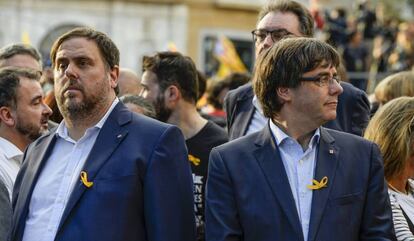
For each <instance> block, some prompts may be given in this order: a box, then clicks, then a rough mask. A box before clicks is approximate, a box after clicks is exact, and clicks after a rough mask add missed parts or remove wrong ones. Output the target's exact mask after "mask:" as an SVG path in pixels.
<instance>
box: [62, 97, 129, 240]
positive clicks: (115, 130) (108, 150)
mask: <svg viewBox="0 0 414 241" xmlns="http://www.w3.org/2000/svg"><path fill="white" fill-rule="evenodd" d="M131 117H132V113H131V112H129V111H128V110H127V109H126V107H125V106H124V105H122V104H121V103H119V104H117V106H116V107H115V108H114V110H113V111H112V113H111V114H110V115H109V116H108V119H107V120H106V122H105V124H104V125H103V126H102V129H101V130H100V132H99V135H98V137H97V138H96V141H95V144H94V146H93V147H92V150H91V152H90V153H89V155H88V158H87V159H86V162H85V164H84V166H83V168H82V171H85V172H86V173H87V174H88V180H89V181H93V180H94V179H95V177H96V175H97V173H98V172H99V170H100V169H101V167H102V166H103V165H104V164H105V163H106V161H107V160H108V159H109V157H110V156H111V154H112V153H113V152H114V151H115V149H116V148H117V147H118V145H119V144H120V143H121V142H122V140H123V139H124V138H125V136H126V135H127V134H128V131H127V130H125V129H124V128H122V125H124V124H126V123H128V122H129V121H130V120H131ZM79 180H80V177H79ZM90 188H91V189H93V186H92V187H90ZM87 189H89V188H88V187H86V186H85V185H84V184H83V183H82V182H81V181H79V182H78V183H77V184H76V185H75V187H74V188H73V191H72V193H71V195H70V197H69V200H68V203H67V205H66V207H65V210H64V212H63V215H62V219H61V220H60V224H59V229H60V228H61V227H62V225H63V224H64V222H65V220H66V218H67V217H68V215H69V214H70V212H71V210H72V209H73V207H74V206H75V204H76V203H77V202H78V201H79V199H80V197H81V196H82V194H83V193H84V192H85V191H86V190H87ZM59 229H58V230H59ZM58 232H59V231H58Z"/></svg>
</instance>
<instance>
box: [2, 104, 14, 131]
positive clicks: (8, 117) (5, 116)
mask: <svg viewBox="0 0 414 241" xmlns="http://www.w3.org/2000/svg"><path fill="white" fill-rule="evenodd" d="M0 121H1V123H3V124H4V125H7V126H9V127H13V126H15V124H16V121H15V117H14V114H13V113H12V111H11V108H10V107H6V106H2V107H0Z"/></svg>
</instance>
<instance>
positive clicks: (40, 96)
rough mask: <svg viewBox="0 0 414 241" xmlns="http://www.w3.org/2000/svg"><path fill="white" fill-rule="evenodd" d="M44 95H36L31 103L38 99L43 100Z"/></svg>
mask: <svg viewBox="0 0 414 241" xmlns="http://www.w3.org/2000/svg"><path fill="white" fill-rule="evenodd" d="M42 98H43V95H36V96H35V97H33V98H32V100H31V101H30V102H31V103H33V102H35V101H36V100H38V99H42Z"/></svg>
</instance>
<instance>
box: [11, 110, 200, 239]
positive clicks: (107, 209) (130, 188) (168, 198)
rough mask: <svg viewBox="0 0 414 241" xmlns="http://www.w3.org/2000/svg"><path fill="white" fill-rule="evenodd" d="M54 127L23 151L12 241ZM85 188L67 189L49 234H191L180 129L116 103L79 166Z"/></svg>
mask: <svg viewBox="0 0 414 241" xmlns="http://www.w3.org/2000/svg"><path fill="white" fill-rule="evenodd" d="M55 141H56V134H55V133H54V132H53V134H49V135H46V136H43V137H41V138H40V139H39V140H37V141H36V142H34V143H32V144H31V145H30V146H29V147H28V150H27V151H26V152H25V156H24V164H23V166H22V169H21V172H20V173H19V175H18V177H17V180H16V184H15V189H14V197H13V207H14V211H15V212H14V224H13V236H12V237H13V240H21V238H22V235H23V232H24V227H25V221H26V218H27V215H28V207H29V203H30V200H31V196H32V192H33V188H34V186H35V185H36V181H37V179H38V177H39V174H40V173H41V171H42V168H43V167H44V165H45V162H46V161H47V160H48V157H49V155H50V153H51V151H52V149H53V147H54V144H55ZM83 170H85V171H86V172H87V173H88V179H90V180H91V181H93V182H94V184H93V186H92V187H91V188H87V187H85V186H84V185H83V184H82V183H81V182H79V184H77V185H76V186H75V188H74V190H73V191H72V194H71V196H70V198H69V201H68V203H67V206H66V208H65V210H64V213H63V216H62V219H61V221H60V224H59V228H58V232H57V235H56V240H67V241H74V240H79V241H80V240H99V241H105V240H108V241H114V240H120V241H121V240H122V241H127V240H128V241H129V240H131V241H147V240H148V241H149V240H150V241H162V240H163V241H171V240H174V241H193V240H194V239H195V224H194V211H193V191H192V189H193V187H192V176H191V170H190V165H189V162H188V157H187V151H186V147H185V142H184V138H183V136H182V134H181V131H180V130H179V129H178V128H177V127H174V126H171V125H167V124H163V123H161V122H158V121H155V120H152V119H149V118H147V117H144V116H142V115H137V114H133V113H132V112H130V111H128V109H127V108H126V107H125V106H124V105H123V104H122V103H118V104H117V105H116V107H115V108H114V110H113V111H112V113H111V114H110V115H109V117H108V119H107V120H106V122H105V124H104V125H103V127H102V129H101V131H100V133H99V135H98V137H97V139H96V142H95V144H94V146H93V148H92V150H91V152H90V154H89V156H88V158H87V160H86V163H85V165H84V167H83Z"/></svg>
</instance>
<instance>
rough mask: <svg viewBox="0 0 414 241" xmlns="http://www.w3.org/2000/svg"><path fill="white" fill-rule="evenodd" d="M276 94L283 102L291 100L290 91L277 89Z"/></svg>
mask: <svg viewBox="0 0 414 241" xmlns="http://www.w3.org/2000/svg"><path fill="white" fill-rule="evenodd" d="M276 94H277V95H278V96H279V98H280V100H281V101H283V102H287V101H290V100H291V96H290V94H291V93H290V89H289V88H286V87H279V88H277V90H276Z"/></svg>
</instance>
